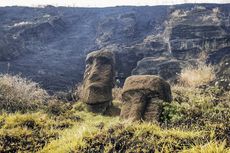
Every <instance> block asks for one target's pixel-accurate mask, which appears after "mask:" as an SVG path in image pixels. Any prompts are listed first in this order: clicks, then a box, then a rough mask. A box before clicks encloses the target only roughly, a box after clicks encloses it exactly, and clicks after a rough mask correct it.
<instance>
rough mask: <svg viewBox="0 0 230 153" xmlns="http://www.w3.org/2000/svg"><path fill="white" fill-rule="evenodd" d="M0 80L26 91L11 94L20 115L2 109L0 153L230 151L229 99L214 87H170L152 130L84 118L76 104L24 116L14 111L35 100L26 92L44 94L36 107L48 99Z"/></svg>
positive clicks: (53, 102) (50, 105)
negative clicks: (168, 100) (169, 95)
mask: <svg viewBox="0 0 230 153" xmlns="http://www.w3.org/2000/svg"><path fill="white" fill-rule="evenodd" d="M4 77H10V78H11V79H12V78H14V77H16V78H14V79H16V81H15V80H14V83H17V85H18V86H22V87H23V88H24V89H30V90H23V92H22V91H20V90H16V89H20V88H19V87H17V88H16V89H14V90H13V92H14V94H15V95H16V94H17V92H19V93H20V94H19V93H18V94H19V95H20V96H15V97H14V98H12V99H10V100H12V101H8V102H18V101H17V100H18V97H19V99H20V100H21V101H20V103H18V104H17V105H15V104H14V103H12V105H10V106H11V107H12V108H14V107H15V106H16V107H17V109H16V110H17V111H20V112H15V111H16V110H15V109H12V108H10V109H9V108H7V107H1V108H2V111H1V113H0V152H3V153H6V152H40V153H53V152H60V153H68V152H76V153H79V152H88V153H89V152H90V153H97V152H105V153H106V152H173V153H174V152H183V153H195V152H198V153H209V152H213V153H227V152H229V151H230V137H229V132H230V126H229V125H230V104H229V99H230V94H229V92H223V91H222V90H221V89H219V88H218V87H215V86H214V87H212V86H205V87H202V88H201V87H197V86H191V87H188V86H181V85H175V86H173V87H172V91H173V97H174V98H173V102H172V103H165V104H164V111H163V113H162V115H161V122H160V123H159V124H155V123H147V122H143V123H140V122H131V121H128V120H120V119H119V117H118V116H117V114H116V115H114V116H111V115H110V116H102V115H98V114H93V113H90V112H87V110H86V108H85V106H84V104H83V103H81V102H76V103H66V102H62V101H60V100H57V99H54V98H50V99H49V100H48V101H47V104H46V105H43V107H36V109H34V111H33V112H31V111H29V112H28V111H26V110H27V109H29V108H30V107H27V105H26V106H23V107H19V106H18V105H19V104H22V103H23V102H24V101H25V102H26V103H25V104H27V102H29V101H28V99H31V100H34V99H33V98H34V97H36V96H33V95H34V93H33V92H31V91H37V90H38V91H42V93H44V97H43V96H38V97H37V98H39V100H40V102H39V103H35V104H36V105H38V104H40V103H43V102H44V101H46V100H45V99H46V98H47V96H48V94H47V93H46V92H45V91H44V90H42V89H40V88H39V87H38V86H37V84H33V82H31V81H25V79H23V80H22V79H21V78H20V77H19V76H8V75H7V76H2V77H1V78H4ZM4 79H5V78H4ZM6 80H8V79H6ZM2 81H3V80H0V82H2ZM30 83H32V84H33V85H32V84H30ZM9 84H10V85H11V86H10V85H9ZM6 85H7V87H8V88H7V89H8V90H9V89H11V88H9V87H12V83H7V84H6ZM27 85H28V87H27ZM35 87H36V88H35ZM31 88H32V89H33V90H32V89H31ZM35 89H36V90H35ZM1 90H2V85H1ZM116 90H118V91H117V92H116V93H118V94H117V95H120V93H121V89H116ZM3 91H7V90H3ZM29 91H30V92H29ZM11 92H12V91H11ZM7 93H8V92H7ZM35 93H36V92H35ZM4 95H7V94H3V95H2V96H4ZM23 96H25V97H23ZM31 97H33V98H31ZM115 97H119V96H115ZM2 99H6V98H2ZM115 99H116V100H115V101H114V105H113V107H114V108H118V107H121V102H120V101H119V98H115ZM35 100H36V99H35ZM2 102H3V101H0V103H2ZM31 102H32V101H31ZM13 104H14V105H13ZM29 106H30V105H29ZM38 106H40V105H38ZM20 109H22V110H23V111H22V110H20Z"/></svg>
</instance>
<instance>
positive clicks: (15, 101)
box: [0, 74, 49, 112]
mask: <svg viewBox="0 0 230 153" xmlns="http://www.w3.org/2000/svg"><path fill="white" fill-rule="evenodd" d="M48 97H49V96H48V94H47V92H46V91H45V90H43V89H42V88H40V87H39V85H38V84H37V83H35V82H33V81H31V80H27V79H25V78H22V77H20V76H18V75H16V76H12V75H9V74H6V75H0V108H1V109H4V110H5V111H10V112H15V111H28V110H35V109H37V108H39V107H41V106H42V105H43V104H44V103H45V102H46V100H47V98H48Z"/></svg>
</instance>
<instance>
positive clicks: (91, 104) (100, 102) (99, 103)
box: [87, 101, 111, 106]
mask: <svg viewBox="0 0 230 153" xmlns="http://www.w3.org/2000/svg"><path fill="white" fill-rule="evenodd" d="M110 103H111V101H97V102H95V103H87V105H90V106H97V105H103V104H106V105H108V104H110Z"/></svg>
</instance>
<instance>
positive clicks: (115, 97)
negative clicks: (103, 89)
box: [112, 87, 122, 101]
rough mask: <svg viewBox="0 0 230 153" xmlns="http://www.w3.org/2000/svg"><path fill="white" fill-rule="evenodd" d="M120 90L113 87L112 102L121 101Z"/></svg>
mask: <svg viewBox="0 0 230 153" xmlns="http://www.w3.org/2000/svg"><path fill="white" fill-rule="evenodd" d="M121 94H122V88H119V87H115V88H113V90H112V95H113V100H117V101H121Z"/></svg>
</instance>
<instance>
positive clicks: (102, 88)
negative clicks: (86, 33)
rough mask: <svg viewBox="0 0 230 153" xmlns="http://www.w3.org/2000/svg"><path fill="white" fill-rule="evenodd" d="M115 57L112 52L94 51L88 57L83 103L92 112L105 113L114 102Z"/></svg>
mask: <svg viewBox="0 0 230 153" xmlns="http://www.w3.org/2000/svg"><path fill="white" fill-rule="evenodd" d="M113 86H114V55H113V53H112V52H110V51H106V50H103V51H94V52H91V53H90V54H88V55H87V57H86V69H85V73H84V81H83V102H84V103H86V104H87V106H88V108H89V109H90V110H91V111H92V112H99V113H104V112H105V110H106V109H107V107H108V106H109V105H110V104H111V102H112V88H113Z"/></svg>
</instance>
